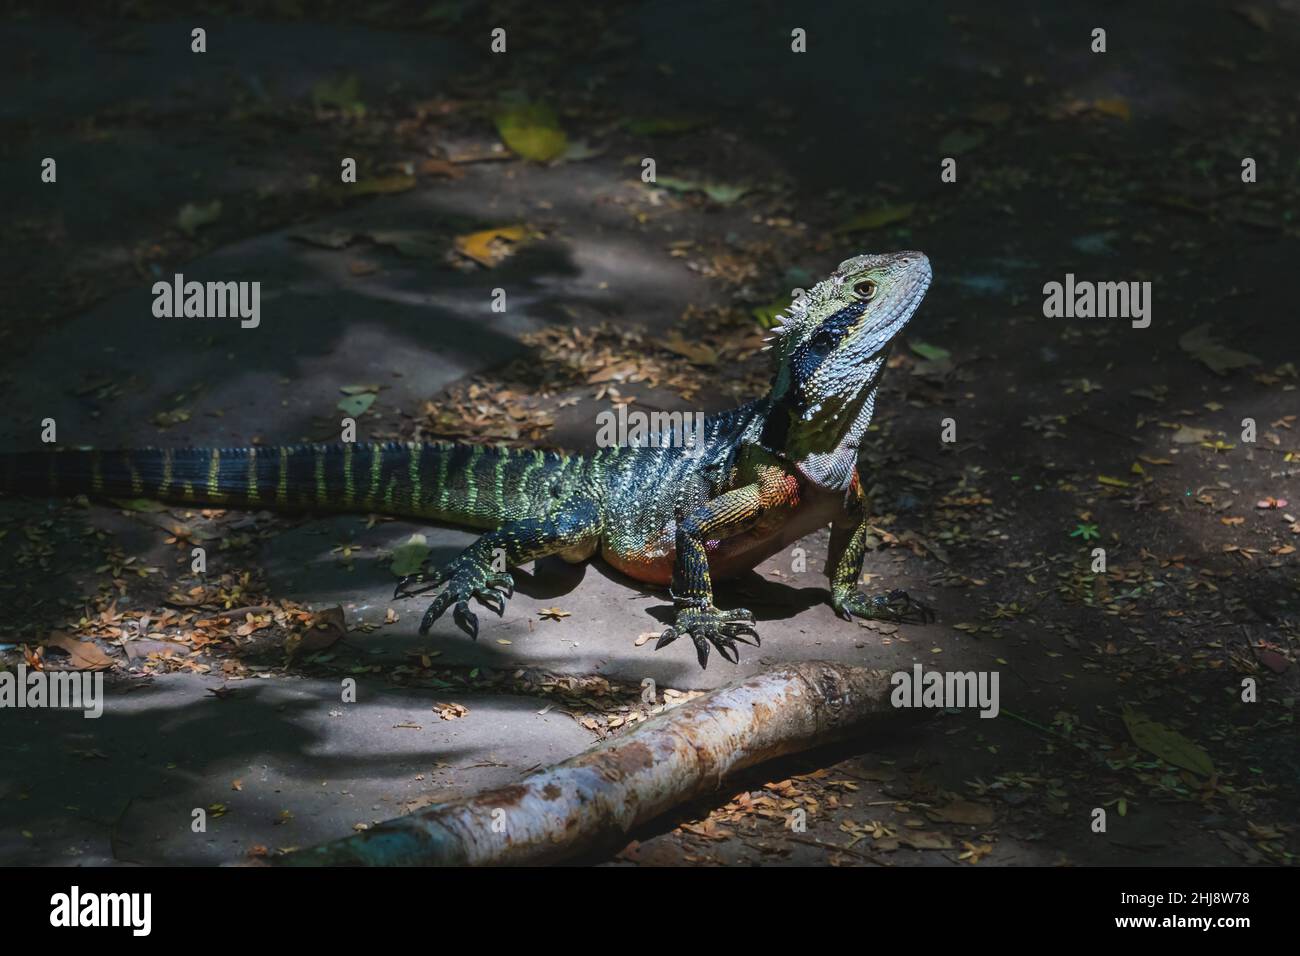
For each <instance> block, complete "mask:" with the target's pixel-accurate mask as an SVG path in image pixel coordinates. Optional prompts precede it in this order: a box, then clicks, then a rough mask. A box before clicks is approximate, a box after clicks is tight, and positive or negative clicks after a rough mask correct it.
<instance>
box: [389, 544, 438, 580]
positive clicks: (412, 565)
mask: <svg viewBox="0 0 1300 956" xmlns="http://www.w3.org/2000/svg"><path fill="white" fill-rule="evenodd" d="M428 556H429V542H428V540H427V539H426V538H425V537H424V535H422V534H413V535H411V537H410V538H408V539H407V540H406V541H405V542H403V543H402V544H400V545H398V546H397V547H396V548H394V549H393V563H392V565H391V567H392V569H393V573H394V574H395V575H397V576H398V577H399V578H404V577H406V576H407V575H408V574H415V573H416V572H417V571H419V570H420V568H422V567H424V559H425V558H427V557H428Z"/></svg>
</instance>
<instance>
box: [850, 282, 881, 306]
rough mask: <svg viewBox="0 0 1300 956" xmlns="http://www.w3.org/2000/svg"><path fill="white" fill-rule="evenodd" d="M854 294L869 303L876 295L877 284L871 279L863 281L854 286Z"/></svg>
mask: <svg viewBox="0 0 1300 956" xmlns="http://www.w3.org/2000/svg"><path fill="white" fill-rule="evenodd" d="M853 294H854V295H856V296H857V297H858V298H859V299H861V300H862V301H863V302H869V301H870V300H871V297H872V296H874V295H875V294H876V284H875V283H874V282H872V281H871V280H870V279H863V280H862V281H861V282H858V283H856V284H855V285H854V286H853Z"/></svg>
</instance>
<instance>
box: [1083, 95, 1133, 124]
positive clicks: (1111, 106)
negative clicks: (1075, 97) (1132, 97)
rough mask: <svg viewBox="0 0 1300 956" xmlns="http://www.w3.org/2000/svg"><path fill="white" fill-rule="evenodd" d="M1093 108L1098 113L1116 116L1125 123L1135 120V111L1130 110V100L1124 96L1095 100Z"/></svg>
mask: <svg viewBox="0 0 1300 956" xmlns="http://www.w3.org/2000/svg"><path fill="white" fill-rule="evenodd" d="M1092 108H1093V109H1095V110H1096V111H1097V112H1098V113H1105V114H1106V115H1107V116H1115V117H1118V118H1119V119H1122V120H1125V121H1127V120H1131V119H1132V118H1133V111H1132V110H1130V109H1129V106H1128V100H1126V99H1124V97H1122V96H1113V97H1106V98H1103V99H1099V100H1093V102H1092Z"/></svg>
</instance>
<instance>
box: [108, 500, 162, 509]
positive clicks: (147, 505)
mask: <svg viewBox="0 0 1300 956" xmlns="http://www.w3.org/2000/svg"><path fill="white" fill-rule="evenodd" d="M109 500H110V501H112V502H113V504H115V505H117V506H118V507H119V508H122V509H124V510H126V511H143V512H155V511H166V510H167V507H168V506H167V505H165V504H163V503H162V502H161V501H151V500H149V499H148V498H110V499H109Z"/></svg>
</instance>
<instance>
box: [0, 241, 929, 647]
mask: <svg viewBox="0 0 1300 956" xmlns="http://www.w3.org/2000/svg"><path fill="white" fill-rule="evenodd" d="M930 277H931V272H930V263H929V260H928V259H927V258H926V257H925V256H924V255H922V254H921V253H919V252H899V253H894V254H890V255H864V256H858V257H856V258H853V259H849V260H848V261H846V262H843V263H841V264H840V266H839V268H838V269H836V270H835V272H834V273H833V274H832V275H831V276H830V277H829V278H827V279H825V280H824V281H822V282H819V283H818V284H817V285H816V286H814V287H813V288H812V289H811V290H810V291H808V292H806V293H803V294H801V295H800V296H799V298H798V299H796V300H795V302H794V303H793V304H792V305H791V307H790V309H789V310H788V314H787V315H784V316H782V318H781V323H780V324H779V325H778V326H777V327H776V329H775V330H774V331H775V333H776V334H775V336H774V339H773V341H774V345H773V346H772V348H773V350H774V352H775V355H776V358H777V366H776V372H775V374H774V376H773V379H772V386H771V389H770V390H769V392H768V393H767V394H766V395H765V396H763V397H762V398H759V399H757V400H755V401H752V402H750V403H748V404H746V405H743V406H741V407H740V408H737V409H734V410H732V411H729V412H724V413H722V414H719V415H713V416H709V417H708V418H707V420H706V422H705V427H704V434H703V441H702V442H701V443H697V444H696V446H695V447H683V446H682V445H681V444H680V443H678V444H677V445H676V446H674V445H673V444H671V443H668V442H663V443H660V444H661V446H660V447H654V446H653V445H651V446H650V447H611V448H604V449H601V450H599V451H597V452H596V453H594V454H590V455H570V454H562V453H557V452H553V451H540V450H527V449H511V448H496V447H490V446H485V445H469V444H458V443H451V442H432V443H407V444H402V443H386V444H367V443H343V444H339V445H297V446H286V447H278V448H277V447H271V448H266V447H249V448H236V449H214V448H187V449H174V450H173V449H137V450H126V451H53V452H31V453H16V454H4V455H0V490H3V491H7V492H9V493H20V494H34V495H45V494H52V495H71V494H90V495H98V496H107V497H123V496H125V497H136V498H139V497H147V498H153V499H157V500H161V501H170V502H177V503H184V504H210V505H218V506H222V507H232V508H259V509H260V508H270V509H277V510H299V511H302V510H307V511H343V512H360V513H378V514H384V515H391V516H396V517H410V518H420V519H427V520H430V521H434V522H442V523H449V524H455V525H461V526H468V527H474V528H484V529H488V530H487V531H486V533H485V534H483V535H482V537H480V538H479V539H478V540H477V541H476V542H475V543H474V544H472V545H471V546H470V547H468V548H466V549H465V550H464V551H463V552H461V554H459V555H458V556H457V557H456V558H454V559H453V560H451V561H450V562H449V563H448V564H446V565H445V566H443V567H442V568H440V569H438V570H437V571H435V572H433V573H430V574H428V575H413V576H411V577H408V578H405V579H403V580H402V582H401V583H400V584H399V585H398V588H397V595H398V596H412V595H414V594H417V593H421V592H424V591H431V590H436V589H438V588H442V590H441V592H440V593H439V594H438V595H437V597H436V598H435V599H434V600H433V603H432V604H431V605H430V606H429V608H428V610H427V611H426V612H425V615H424V618H423V621H422V622H421V625H420V632H421V633H425V632H427V631H428V629H429V627H430V626H431V625H432V624H433V622H434V621H436V620H437V619H438V618H439V616H441V615H442V614H443V613H444V612H445V611H446V610H447V609H448V608H451V609H452V612H453V614H452V616H453V619H454V620H455V621H456V623H457V624H458V625H459V626H460V627H461V628H462V629H463V630H465V631H466V632H467V633H469V634H470V635H471V636H475V637H476V636H477V632H478V619H477V618H476V616H475V615H474V613H473V611H472V610H471V609H470V601H471V600H472V599H477V600H478V601H479V602H481V603H482V604H484V605H485V606H487V607H489V608H491V609H492V610H494V611H496V612H497V613H498V614H501V613H503V611H504V607H505V601H506V599H507V598H508V597H510V596H511V595H512V594H513V593H514V581H513V579H512V578H511V576H510V574H509V572H508V571H507V570H506V568H507V567H513V566H517V565H520V564H523V563H525V562H528V561H530V560H533V559H534V558H540V557H543V556H545V555H551V554H558V555H560V556H562V557H564V558H565V559H567V560H571V561H581V560H585V559H587V558H589V557H592V556H593V555H595V554H597V553H599V554H600V555H601V556H602V557H603V558H604V559H605V560H606V561H607V562H608V563H609V564H611V565H612V566H613V567H615V568H617V569H618V570H620V571H622V572H624V573H625V574H628V575H629V576H631V577H632V578H635V579H636V580H638V581H644V582H647V583H650V584H655V585H669V586H670V593H671V595H672V598H673V602H674V604H675V606H676V620H675V622H674V624H673V625H672V626H671V627H668V628H667V629H666V630H664V631H663V633H662V636H661V637H660V638H659V642H658V645H657V647H660V648H662V647H664V646H666V645H668V644H670V643H672V642H673V641H674V640H676V639H677V638H678V637H683V636H686V635H689V636H690V638H691V639H692V641H693V642H694V644H695V649H696V653H697V654H698V657H699V661H700V665H701V666H705V665H706V664H707V662H708V657H709V648H710V646H712V647H715V648H716V649H717V650H718V652H719V653H720V654H721V655H722V656H723V657H725V658H726V659H728V660H730V661H733V662H734V661H735V660H737V659H738V654H737V646H736V645H737V642H738V641H739V642H743V643H751V641H750V638H753V643H756V642H757V640H758V633H757V631H756V629H755V626H754V616H753V615H752V614H751V613H750V612H749V611H747V610H743V609H737V610H730V611H724V610H720V609H718V608H717V607H716V606H715V605H714V603H713V585H712V582H713V579H714V578H715V577H721V576H726V575H729V574H733V573H736V572H739V571H743V570H747V569H749V568H752V567H754V566H755V565H757V564H758V563H760V562H761V561H763V560H764V559H766V558H768V557H770V556H771V555H773V554H775V553H776V552H778V551H780V550H781V549H783V548H785V547H787V546H788V545H790V544H792V543H794V542H795V541H797V540H799V539H800V538H801V537H803V536H804V535H806V534H808V533H809V532H811V531H813V530H815V529H817V528H820V527H824V526H825V525H826V524H827V523H828V522H829V523H830V524H831V529H832V530H831V549H830V561H829V564H828V575H829V577H830V585H831V604H832V606H833V607H834V608H835V610H836V611H837V612H838V613H839V614H840V615H841V616H842V617H844V618H845V619H846V620H850V619H852V617H853V616H854V615H857V616H859V617H864V618H890V619H896V620H897V619H906V618H909V617H913V616H919V617H921V618H922V619H924V618H925V617H927V616H928V614H929V612H928V609H926V608H925V607H924V606H923V605H920V604H919V603H917V602H915V601H913V600H911V599H910V598H909V597H908V596H907V595H906V594H905V593H904V592H902V591H891V592H889V593H887V594H884V595H879V596H874V597H872V596H867V595H865V594H863V593H861V592H860V591H859V590H858V578H859V575H860V573H861V570H862V560H863V553H864V548H865V539H866V534H867V527H866V524H865V521H866V514H865V509H864V506H863V488H862V481H861V479H860V477H859V475H858V471H857V458H858V447H859V443H860V442H861V441H862V437H863V434H864V433H865V432H866V430H867V426H868V425H869V424H870V421H871V415H872V410H873V407H874V405H875V401H876V394H877V389H878V386H879V382H880V376H881V372H882V371H883V369H884V367H885V360H886V358H887V355H888V351H889V347H890V344H891V343H892V342H893V340H894V338H895V337H896V336H897V335H898V334H899V332H900V331H902V329H903V327H904V326H905V325H906V324H907V322H908V320H909V319H911V317H912V315H913V313H914V312H915V311H916V309H917V307H918V306H919V305H920V302H921V299H922V297H923V296H924V295H925V292H926V289H927V288H928V287H929V285H930ZM494 559H495V560H494Z"/></svg>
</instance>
